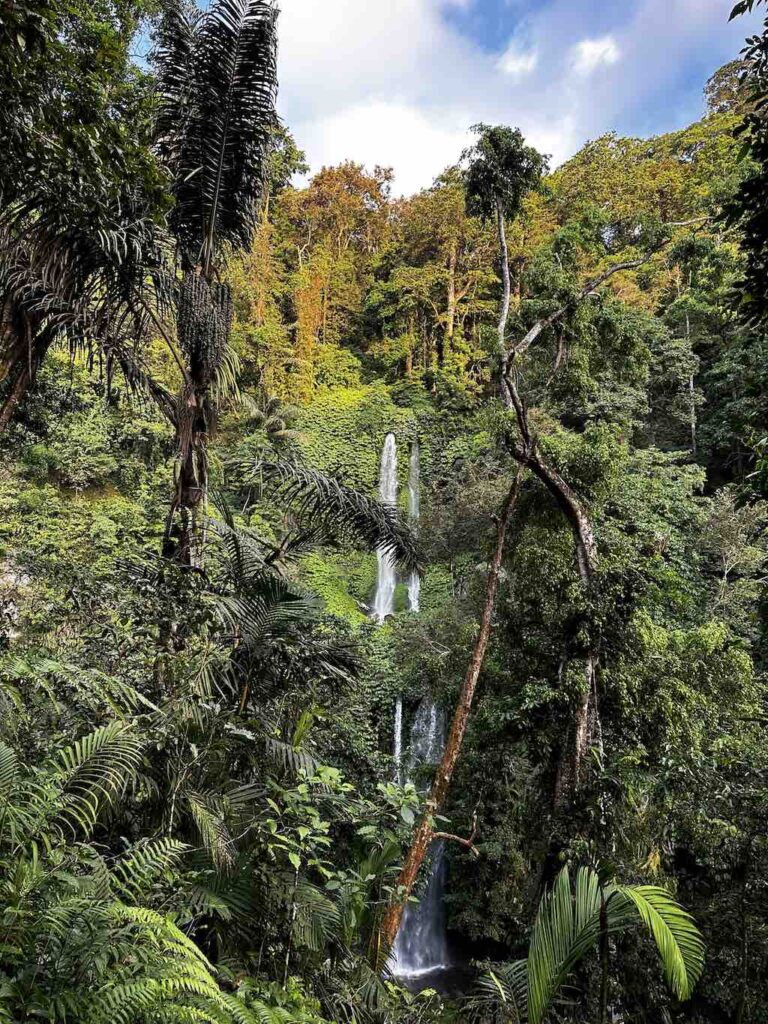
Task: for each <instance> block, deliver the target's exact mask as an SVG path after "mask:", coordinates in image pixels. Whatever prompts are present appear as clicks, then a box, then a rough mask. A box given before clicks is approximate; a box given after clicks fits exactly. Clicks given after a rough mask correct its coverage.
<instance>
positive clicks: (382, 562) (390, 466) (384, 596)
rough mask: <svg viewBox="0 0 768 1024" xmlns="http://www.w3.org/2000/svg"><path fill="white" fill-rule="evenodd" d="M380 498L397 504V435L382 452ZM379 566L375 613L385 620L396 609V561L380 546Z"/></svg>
mask: <svg viewBox="0 0 768 1024" xmlns="http://www.w3.org/2000/svg"><path fill="white" fill-rule="evenodd" d="M379 498H380V499H381V500H382V502H384V504H385V505H392V506H393V507H394V506H395V505H397V445H396V443H395V435H394V434H387V438H386V440H385V442H384V450H383V451H382V453H381V473H380V476H379ZM376 557H377V559H378V563H379V568H378V575H377V580H376V596H375V598H374V601H373V615H374V618H375V619H376V621H377V622H384V620H385V619H386V618H387V616H388V615H391V614H392V612H393V611H394V610H395V586H396V585H397V576H396V575H395V562H394V559H393V557H392V555H391V554H390V552H389V551H386V550H383V549H382V548H379V550H378V551H377V552H376Z"/></svg>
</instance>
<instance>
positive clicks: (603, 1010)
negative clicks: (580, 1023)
mask: <svg viewBox="0 0 768 1024" xmlns="http://www.w3.org/2000/svg"><path fill="white" fill-rule="evenodd" d="M638 923H641V924H643V925H645V927H646V928H647V929H648V931H649V932H650V933H651V935H652V937H653V940H654V942H655V943H656V946H657V948H658V951H659V955H660V956H661V961H662V966H663V968H664V975H665V978H666V981H667V984H668V985H669V988H670V989H671V991H672V993H673V994H674V995H675V997H676V998H677V999H680V1000H686V999H690V997H691V995H692V993H693V989H694V987H695V985H696V982H697V981H698V980H699V978H700V977H701V973H702V970H703V967H704V944H703V941H702V938H701V935H700V933H699V930H698V929H697V927H696V925H695V923H694V921H693V919H692V918H691V916H690V914H688V913H686V911H685V910H683V908H682V907H681V906H680V905H679V904H678V903H677V902H676V901H675V900H674V899H673V898H672V896H670V894H669V893H668V892H667V890H666V889H662V888H659V887H658V886H653V885H620V884H618V883H616V882H614V881H606V880H605V878H604V876H603V875H602V874H601V873H600V872H598V871H596V870H595V869H594V868H588V867H583V868H580V869H579V871H578V873H577V875H576V887H575V893H574V892H573V891H572V889H571V876H570V871H569V869H568V867H564V868H563V869H562V871H561V872H560V874H559V875H558V876H557V880H556V881H555V883H554V885H553V887H552V889H551V891H550V892H548V893H546V894H545V896H544V898H543V899H542V901H541V905H540V907H539V911H538V914H537V915H536V920H535V921H534V923H533V929H532V932H531V942H530V950H529V953H528V958H527V959H526V960H517V961H515V962H514V963H512V964H507V965H503V966H502V967H499V968H496V969H495V970H494V971H492V972H490V973H489V974H488V975H487V976H486V977H485V978H484V979H483V980H482V982H481V987H482V989H483V991H484V993H485V996H486V999H487V1000H488V1001H490V1002H491V1003H495V1004H497V1005H498V1002H499V1000H500V1001H501V1003H502V1011H503V1013H504V1016H505V1017H506V1018H507V1019H508V1020H510V1021H512V1022H514V1024H520V1022H522V1021H527V1024H541V1022H542V1021H543V1020H544V1018H545V1017H546V1015H547V1013H548V1011H549V1010H550V1009H551V1007H552V1005H553V1003H554V1001H555V999H556V997H557V995H558V993H559V992H560V990H561V989H562V988H563V986H564V985H565V984H566V983H567V982H568V980H569V979H570V978H571V976H572V975H573V973H574V971H575V969H576V967H577V966H578V964H579V963H580V962H581V961H582V960H583V959H584V957H585V956H587V955H588V954H589V953H591V952H593V951H594V949H595V947H599V950H600V970H601V979H600V1004H599V1005H600V1017H599V1024H606V1021H607V1020H608V981H609V967H610V963H609V956H610V943H611V940H612V939H613V938H615V937H616V936H617V935H620V934H621V933H623V932H625V931H627V930H628V929H629V928H631V927H633V926H634V925H636V924H638ZM482 1002H485V1000H483V1001H482ZM482 1002H481V1005H482Z"/></svg>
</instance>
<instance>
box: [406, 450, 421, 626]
mask: <svg viewBox="0 0 768 1024" xmlns="http://www.w3.org/2000/svg"><path fill="white" fill-rule="evenodd" d="M420 476H421V453H420V451H419V442H418V441H414V442H413V444H412V445H411V462H410V469H409V473H408V517H409V519H410V521H411V526H412V527H413V529H414V530H417V529H418V526H419V516H420V514H421V502H420V500H419V490H420V486H421V481H420ZM420 601H421V577H420V576H419V574H418V573H417V572H412V573H411V575H410V577H409V579H408V603H409V606H410V609H411V611H412V612H417V611H418V610H419V604H420Z"/></svg>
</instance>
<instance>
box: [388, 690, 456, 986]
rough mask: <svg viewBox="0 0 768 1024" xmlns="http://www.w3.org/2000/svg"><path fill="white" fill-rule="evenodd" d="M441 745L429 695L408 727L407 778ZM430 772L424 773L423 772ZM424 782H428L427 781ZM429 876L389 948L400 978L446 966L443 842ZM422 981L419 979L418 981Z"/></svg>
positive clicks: (432, 759)
mask: <svg viewBox="0 0 768 1024" xmlns="http://www.w3.org/2000/svg"><path fill="white" fill-rule="evenodd" d="M444 745H445V716H444V715H443V713H442V712H441V711H440V710H439V709H438V707H437V705H436V704H435V703H434V701H432V700H431V699H430V698H428V697H426V698H425V699H424V700H423V701H422V702H421V704H420V705H419V707H418V709H417V711H416V715H415V717H414V719H413V726H412V727H411V747H410V757H409V761H408V777H409V778H411V779H412V778H413V777H414V776H415V775H416V772H417V771H418V770H419V769H420V768H421V767H423V766H427V765H428V766H430V767H431V768H432V767H434V766H435V765H436V764H437V762H438V761H439V760H440V757H441V756H442V753H443V747H444ZM430 774H431V773H429V772H427V775H430ZM427 785H428V783H427ZM428 870H429V877H428V880H427V886H426V889H425V890H424V892H422V893H421V899H420V900H419V902H418V903H417V904H413V903H409V904H408V905H407V907H406V908H405V912H404V914H403V919H402V921H401V922H400V929H399V931H398V933H397V938H396V939H395V945H394V948H393V950H392V970H393V973H394V974H396V975H397V977H399V978H402V979H403V980H404V981H406V982H408V981H411V982H416V983H418V982H419V980H420V979H423V978H425V977H427V976H428V975H432V974H437V973H438V972H440V971H444V970H447V969H448V968H449V967H450V965H451V964H450V955H449V951H448V939H447V935H446V930H445V907H444V904H443V897H444V895H445V856H444V849H443V843H442V842H438V843H433V844H432V849H431V856H430V860H429V864H428ZM422 984H423V982H422Z"/></svg>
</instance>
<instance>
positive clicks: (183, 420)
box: [154, 0, 277, 563]
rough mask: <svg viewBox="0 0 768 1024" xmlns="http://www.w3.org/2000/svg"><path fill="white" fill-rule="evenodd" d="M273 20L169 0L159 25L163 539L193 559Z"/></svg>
mask: <svg viewBox="0 0 768 1024" xmlns="http://www.w3.org/2000/svg"><path fill="white" fill-rule="evenodd" d="M276 19H277V11H276V9H275V8H274V6H273V5H272V3H271V2H270V0H216V2H215V3H213V4H212V5H211V6H210V7H209V9H208V10H207V11H206V12H205V13H204V14H200V13H199V12H198V13H195V12H190V11H189V10H188V9H187V8H186V6H185V5H184V4H183V3H182V2H181V0H172V2H170V3H169V4H168V5H167V7H166V9H165V11H164V15H163V18H162V20H161V23H160V27H159V29H158V34H157V45H156V50H155V55H154V66H155V71H156V74H157V91H158V95H159V111H158V117H157V124H156V127H155V132H156V139H157V150H158V155H159V158H160V159H161V161H162V163H163V165H164V166H165V167H166V168H167V169H168V171H169V173H170V175H171V178H172V184H171V191H172V193H173V197H174V206H173V209H172V211H171V215H170V218H169V223H170V228H171V231H172V234H173V237H174V240H175V245H176V266H177V268H178V273H179V274H180V279H178V280H177V279H176V275H175V274H174V278H173V279H172V280H171V281H170V282H169V286H170V294H171V297H172V304H173V307H174V313H175V320H176V328H177V332H178V358H177V362H178V364H179V368H180V370H181V374H182V378H183V384H182V390H181V393H180V394H179V398H178V403H177V416H176V440H177V447H178V468H177V474H176V493H175V495H174V499H173V505H172V508H171V513H170V515H169V517H168V524H167V527H166V538H165V549H166V552H167V553H169V554H171V553H173V554H174V555H175V557H177V558H178V559H179V560H180V561H182V562H187V563H189V562H193V561H195V560H196V559H197V558H198V557H199V551H196V538H195V530H196V526H197V525H198V523H197V520H198V513H199V510H200V509H201V507H203V505H204V502H205V499H206V495H207V489H208V455H207V448H208V443H209V440H210V438H211V437H212V436H213V434H214V433H215V430H216V420H217V415H218V409H219V405H220V403H221V400H222V397H223V396H224V395H226V394H227V393H231V392H232V391H233V390H234V389H235V388H236V378H235V367H234V364H233V361H232V352H231V348H230V335H231V331H232V319H233V313H234V311H233V305H232V295H231V291H230V288H229V285H227V284H224V283H222V282H221V271H222V269H223V259H224V255H225V252H226V251H227V250H235V251H237V250H239V249H246V248H248V246H249V245H250V243H251V241H252V240H253V236H254V233H255V231H256V228H257V226H258V222H259V204H260V201H261V200H262V198H263V196H264V192H265V188H266V184H267V178H268V174H269V159H268V156H269V149H270V144H271V139H272V134H273V132H274V130H275V124H276V118H275V94H276V89H277V78H276V45H277V37H276ZM177 515H178V523H177V522H176V516H177Z"/></svg>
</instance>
